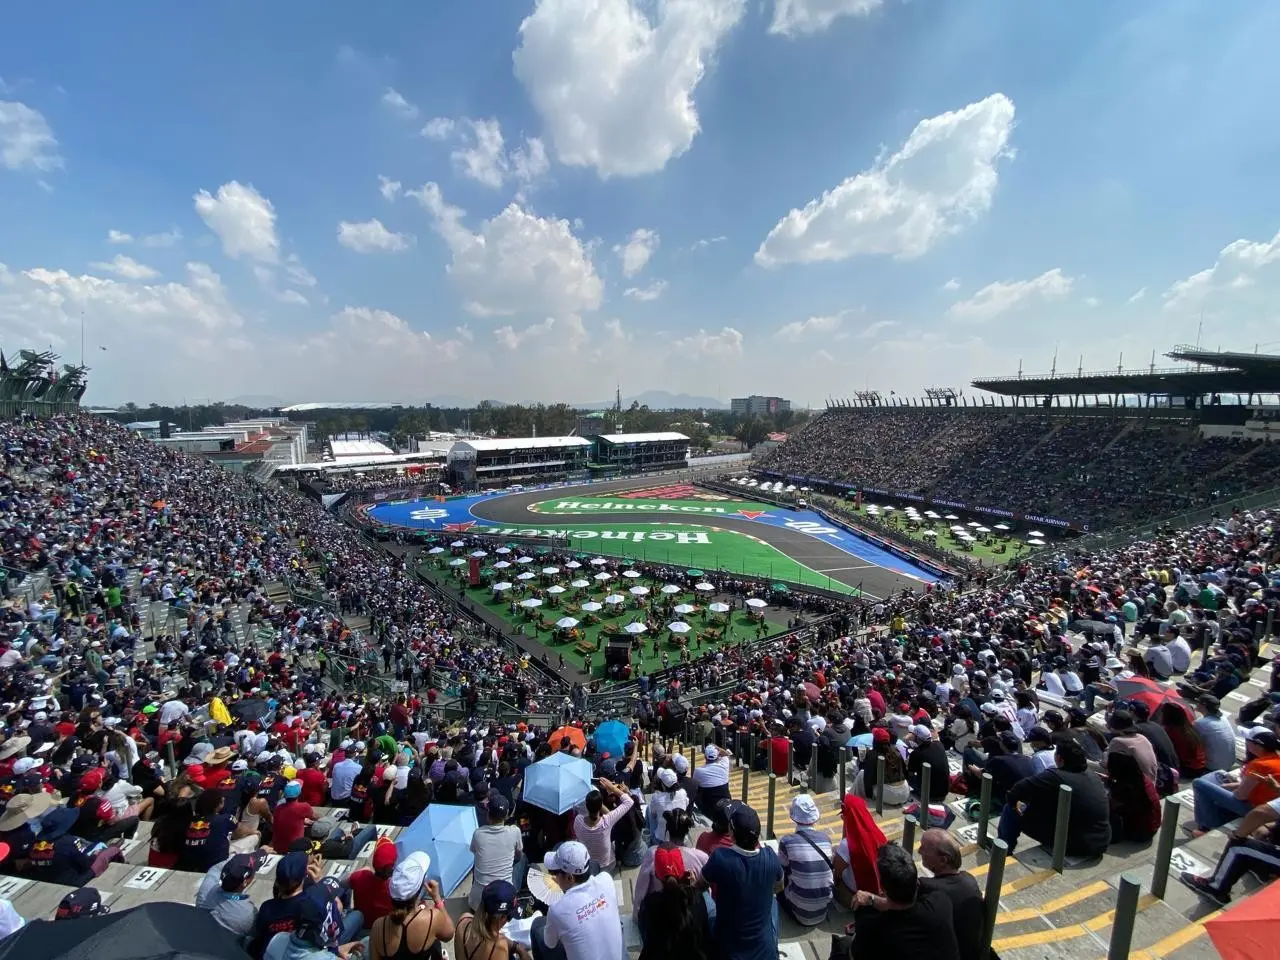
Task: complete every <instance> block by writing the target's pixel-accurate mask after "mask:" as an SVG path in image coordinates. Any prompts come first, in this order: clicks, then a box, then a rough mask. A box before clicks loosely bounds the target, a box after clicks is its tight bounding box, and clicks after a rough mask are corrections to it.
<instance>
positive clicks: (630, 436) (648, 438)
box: [596, 430, 689, 443]
mask: <svg viewBox="0 0 1280 960" xmlns="http://www.w3.org/2000/svg"><path fill="white" fill-rule="evenodd" d="M596 439H597V440H603V441H604V442H605V443H662V442H664V441H665V442H672V441H680V440H684V441H687V440H688V439H689V438H688V437H686V436H685V435H684V434H683V433H676V432H675V431H671V430H669V431H666V432H662V433H602V434H600V436H598V437H597V438H596Z"/></svg>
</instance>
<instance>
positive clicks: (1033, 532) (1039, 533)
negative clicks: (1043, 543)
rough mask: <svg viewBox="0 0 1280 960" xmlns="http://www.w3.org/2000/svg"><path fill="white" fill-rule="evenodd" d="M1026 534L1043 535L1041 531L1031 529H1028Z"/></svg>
mask: <svg viewBox="0 0 1280 960" xmlns="http://www.w3.org/2000/svg"><path fill="white" fill-rule="evenodd" d="M1027 536H1028V537H1043V536H1044V534H1043V533H1041V532H1040V531H1039V530H1031V531H1028V533H1027Z"/></svg>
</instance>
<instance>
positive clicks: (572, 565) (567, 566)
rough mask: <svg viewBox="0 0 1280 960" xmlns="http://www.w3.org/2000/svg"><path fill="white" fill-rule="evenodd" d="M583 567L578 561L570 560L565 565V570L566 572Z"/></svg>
mask: <svg viewBox="0 0 1280 960" xmlns="http://www.w3.org/2000/svg"><path fill="white" fill-rule="evenodd" d="M581 566H582V564H580V563H579V562H578V561H577V560H570V561H569V562H568V563H566V564H565V565H564V568H565V569H566V570H577V569H578V568H579V567H581Z"/></svg>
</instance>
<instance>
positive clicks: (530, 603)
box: [520, 597, 542, 610]
mask: <svg viewBox="0 0 1280 960" xmlns="http://www.w3.org/2000/svg"><path fill="white" fill-rule="evenodd" d="M520 606H522V607H527V608H528V609H530V610H532V609H534V608H535V607H540V606H542V601H541V600H539V599H538V598H537V597H530V598H529V599H528V600H521V601H520Z"/></svg>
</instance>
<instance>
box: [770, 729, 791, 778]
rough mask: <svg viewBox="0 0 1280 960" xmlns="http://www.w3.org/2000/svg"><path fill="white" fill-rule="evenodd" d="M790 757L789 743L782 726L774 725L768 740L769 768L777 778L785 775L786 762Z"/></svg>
mask: <svg viewBox="0 0 1280 960" xmlns="http://www.w3.org/2000/svg"><path fill="white" fill-rule="evenodd" d="M790 756H791V741H790V739H788V738H787V735H786V733H785V732H784V728H783V726H782V724H780V723H775V724H774V728H773V736H772V737H770V738H769V757H770V767H771V768H772V770H773V773H775V774H777V775H778V776H779V777H785V776H786V775H787V761H788V759H789V758H790Z"/></svg>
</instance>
